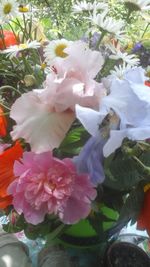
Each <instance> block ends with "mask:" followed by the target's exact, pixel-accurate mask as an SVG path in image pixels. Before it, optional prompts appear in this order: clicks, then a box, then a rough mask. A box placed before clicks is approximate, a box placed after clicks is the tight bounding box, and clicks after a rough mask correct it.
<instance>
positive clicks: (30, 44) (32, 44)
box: [0, 40, 41, 58]
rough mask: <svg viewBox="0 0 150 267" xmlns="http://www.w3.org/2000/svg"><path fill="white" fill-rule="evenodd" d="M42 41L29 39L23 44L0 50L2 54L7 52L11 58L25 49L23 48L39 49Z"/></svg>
mask: <svg viewBox="0 0 150 267" xmlns="http://www.w3.org/2000/svg"><path fill="white" fill-rule="evenodd" d="M40 45H41V44H40V43H39V42H37V41H35V40H34V41H31V42H29V41H27V42H26V43H23V44H19V45H12V46H10V47H9V48H7V49H5V50H2V51H0V54H7V57H9V58H13V57H17V56H18V53H19V52H21V51H23V50H27V49H37V48H39V47H40Z"/></svg>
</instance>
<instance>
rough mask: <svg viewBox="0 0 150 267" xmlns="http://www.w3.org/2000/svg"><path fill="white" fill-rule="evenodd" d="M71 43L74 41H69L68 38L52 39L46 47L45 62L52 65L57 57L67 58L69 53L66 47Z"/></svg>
mask: <svg viewBox="0 0 150 267" xmlns="http://www.w3.org/2000/svg"><path fill="white" fill-rule="evenodd" d="M70 43H72V42H71V41H67V40H66V39H60V40H53V41H50V42H49V44H48V45H47V46H46V47H45V48H44V57H45V62H47V64H48V65H51V64H52V62H53V60H54V59H55V58H57V57H60V58H65V57H66V56H67V54H66V53H65V51H64V49H65V48H67V47H68V46H69V44H70Z"/></svg>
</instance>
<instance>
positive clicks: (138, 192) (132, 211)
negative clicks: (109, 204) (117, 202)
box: [119, 184, 144, 221]
mask: <svg viewBox="0 0 150 267" xmlns="http://www.w3.org/2000/svg"><path fill="white" fill-rule="evenodd" d="M143 199H144V191H143V186H142V185H141V184H139V185H138V186H137V187H136V188H135V189H133V190H132V191H131V193H130V194H129V195H128V197H127V198H126V201H125V204H124V205H123V207H122V210H121V212H120V216H119V221H129V220H131V219H132V220H134V221H136V220H137V217H138V215H139V212H140V210H141V208H142V204H143Z"/></svg>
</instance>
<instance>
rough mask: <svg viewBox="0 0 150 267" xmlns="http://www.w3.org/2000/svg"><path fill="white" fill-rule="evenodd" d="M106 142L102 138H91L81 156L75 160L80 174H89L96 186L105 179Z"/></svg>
mask: <svg viewBox="0 0 150 267" xmlns="http://www.w3.org/2000/svg"><path fill="white" fill-rule="evenodd" d="M105 142H106V140H104V139H103V138H102V137H101V136H98V137H91V138H90V139H89V140H88V142H87V143H86V144H85V146H84V147H83V148H82V150H81V152H80V154H79V155H78V156H76V157H74V158H73V161H74V163H75V165H76V168H77V171H78V172H79V173H89V175H90V178H91V181H92V183H93V184H94V185H97V184H100V183H102V182H103V181H104V179H105V174H104V168H103V160H104V157H103V146H104V144H105Z"/></svg>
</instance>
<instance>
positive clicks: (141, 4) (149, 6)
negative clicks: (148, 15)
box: [124, 0, 150, 11]
mask: <svg viewBox="0 0 150 267" xmlns="http://www.w3.org/2000/svg"><path fill="white" fill-rule="evenodd" d="M124 4H125V6H126V7H127V8H128V9H130V10H131V11H147V10H150V0H124Z"/></svg>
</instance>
